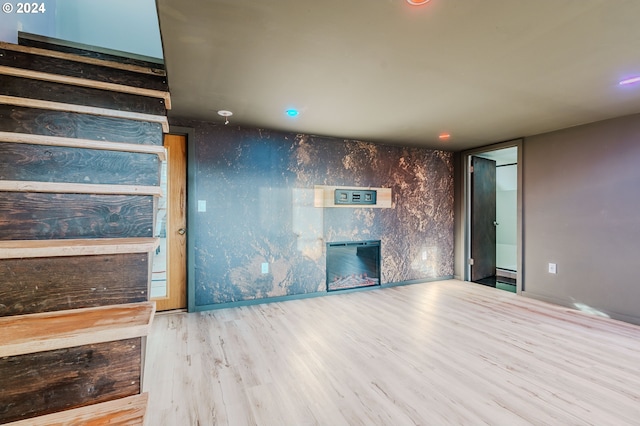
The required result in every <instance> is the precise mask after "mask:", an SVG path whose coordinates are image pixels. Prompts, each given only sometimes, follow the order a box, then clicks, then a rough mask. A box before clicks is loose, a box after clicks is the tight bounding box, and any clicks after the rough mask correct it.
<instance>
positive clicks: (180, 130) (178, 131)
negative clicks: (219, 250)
mask: <svg viewBox="0 0 640 426" xmlns="http://www.w3.org/2000/svg"><path fill="white" fill-rule="evenodd" d="M168 134H169V135H176V136H184V138H185V144H186V150H187V153H186V162H187V164H186V166H187V170H186V179H187V181H186V191H187V193H186V229H187V238H186V245H187V247H186V257H187V259H186V260H187V264H186V265H185V266H186V275H187V276H186V280H187V282H186V289H185V291H186V292H187V293H186V299H187V304H186V307H187V308H188V307H189V304H190V303H191V300H192V296H191V295H190V294H189V289H190V288H191V287H192V285H191V284H192V280H193V270H194V268H193V259H194V256H193V255H194V249H193V238H194V233H193V232H190V229H189V225H190V223H194V222H193V217H192V214H193V209H192V208H190V203H191V201H190V199H189V194H193V193H194V191H193V182H194V179H193V173H192V165H193V164H195V163H194V161H193V160H194V158H195V157H194V155H195V154H194V149H193V144H194V137H195V129H193V128H190V127H181V126H170V128H169V132H168ZM167 278H168V277H167Z"/></svg>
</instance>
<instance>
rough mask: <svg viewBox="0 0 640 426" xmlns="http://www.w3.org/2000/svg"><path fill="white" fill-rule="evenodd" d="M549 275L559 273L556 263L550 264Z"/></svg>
mask: <svg viewBox="0 0 640 426" xmlns="http://www.w3.org/2000/svg"><path fill="white" fill-rule="evenodd" d="M549 273H550V274H557V273H558V265H556V264H555V263H550V264H549Z"/></svg>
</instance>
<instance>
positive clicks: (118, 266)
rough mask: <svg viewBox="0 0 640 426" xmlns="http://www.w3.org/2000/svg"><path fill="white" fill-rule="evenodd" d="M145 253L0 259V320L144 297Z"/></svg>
mask: <svg viewBox="0 0 640 426" xmlns="http://www.w3.org/2000/svg"><path fill="white" fill-rule="evenodd" d="M148 270H149V254H148V253H132V254H109V255H102V256H74V257H45V258H32V259H4V260H0V300H1V301H2V303H1V304H0V317H4V316H11V315H26V314H35V313H40V312H52V311H60V310H67V309H78V308H90V307H97V306H107V305H120V304H125V303H137V302H144V301H146V300H147V299H148Z"/></svg>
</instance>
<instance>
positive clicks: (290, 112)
mask: <svg viewBox="0 0 640 426" xmlns="http://www.w3.org/2000/svg"><path fill="white" fill-rule="evenodd" d="M284 113H285V114H287V115H288V116H289V117H297V116H298V115H300V111H298V110H297V109H294V108H290V109H288V110H286V111H285V112H284Z"/></svg>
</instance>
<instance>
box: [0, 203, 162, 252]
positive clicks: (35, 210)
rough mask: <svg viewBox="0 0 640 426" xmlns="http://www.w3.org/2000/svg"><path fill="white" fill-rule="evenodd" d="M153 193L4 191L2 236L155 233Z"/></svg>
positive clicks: (0, 205)
mask: <svg viewBox="0 0 640 426" xmlns="http://www.w3.org/2000/svg"><path fill="white" fill-rule="evenodd" d="M153 205H154V200H153V197H152V196H139V195H93V194H46V193H21V192H15V193H11V192H8V193H6V192H5V193H0V240H48V239H76V238H133V237H152V236H153V225H152V224H153V211H154V209H153Z"/></svg>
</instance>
